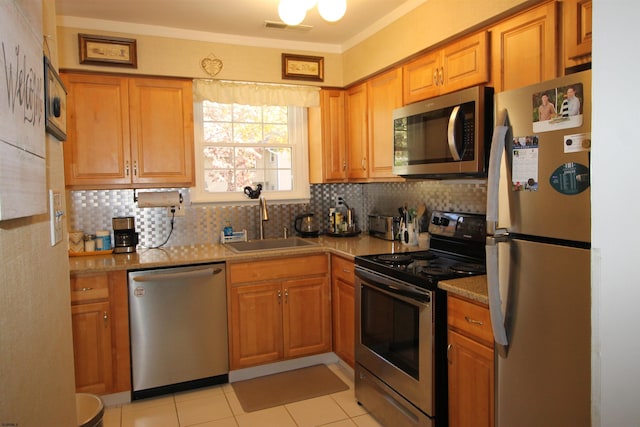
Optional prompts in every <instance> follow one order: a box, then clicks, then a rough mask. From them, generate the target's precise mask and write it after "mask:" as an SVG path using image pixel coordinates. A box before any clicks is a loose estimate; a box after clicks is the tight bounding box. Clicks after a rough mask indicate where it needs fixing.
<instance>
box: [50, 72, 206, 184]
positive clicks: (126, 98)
mask: <svg viewBox="0 0 640 427" xmlns="http://www.w3.org/2000/svg"><path fill="white" fill-rule="evenodd" d="M61 78H62V80H63V82H64V84H65V87H66V89H67V141H66V143H65V146H64V161H65V181H66V185H67V187H71V188H148V187H187V186H191V185H192V184H193V182H194V167H193V164H194V146H193V95H192V88H191V86H192V83H191V81H190V80H186V79H169V78H152V77H147V78H143V77H125V76H114V75H108V74H80V73H71V72H61Z"/></svg>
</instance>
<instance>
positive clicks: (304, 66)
mask: <svg viewBox="0 0 640 427" xmlns="http://www.w3.org/2000/svg"><path fill="white" fill-rule="evenodd" d="M282 78H283V79H294V80H310V81H318V82H322V81H324V58H323V57H322V56H305V55H292V54H288V53H283V54H282Z"/></svg>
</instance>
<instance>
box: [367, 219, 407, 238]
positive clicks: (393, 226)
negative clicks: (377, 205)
mask: <svg viewBox="0 0 640 427" xmlns="http://www.w3.org/2000/svg"><path fill="white" fill-rule="evenodd" d="M399 232H400V217H399V216H392V215H378V214H369V234H370V235H372V236H373V237H378V238H380V239H384V240H395V239H396V236H397V235H398V233H399Z"/></svg>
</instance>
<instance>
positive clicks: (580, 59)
mask: <svg viewBox="0 0 640 427" xmlns="http://www.w3.org/2000/svg"><path fill="white" fill-rule="evenodd" d="M591 3H592V2H591V0H564V1H563V2H562V7H563V9H562V21H563V22H562V31H563V38H564V52H565V54H564V66H565V68H566V67H573V66H576V65H581V64H585V63H588V62H591V40H592V33H591V32H592V21H591V15H592V10H591V9H592V4H591Z"/></svg>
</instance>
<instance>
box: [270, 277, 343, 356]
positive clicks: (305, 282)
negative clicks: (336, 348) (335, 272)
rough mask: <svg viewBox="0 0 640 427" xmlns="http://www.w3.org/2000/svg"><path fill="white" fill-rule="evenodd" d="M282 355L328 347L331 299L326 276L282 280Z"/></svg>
mask: <svg viewBox="0 0 640 427" xmlns="http://www.w3.org/2000/svg"><path fill="white" fill-rule="evenodd" d="M282 292H283V297H284V305H283V316H282V317H283V321H284V327H283V333H284V356H285V358H293V357H301V356H307V355H311V354H318V353H323V352H327V351H331V303H330V296H329V294H330V289H329V280H328V279H327V277H326V276H322V277H314V278H305V279H296V280H286V281H284V282H282Z"/></svg>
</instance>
